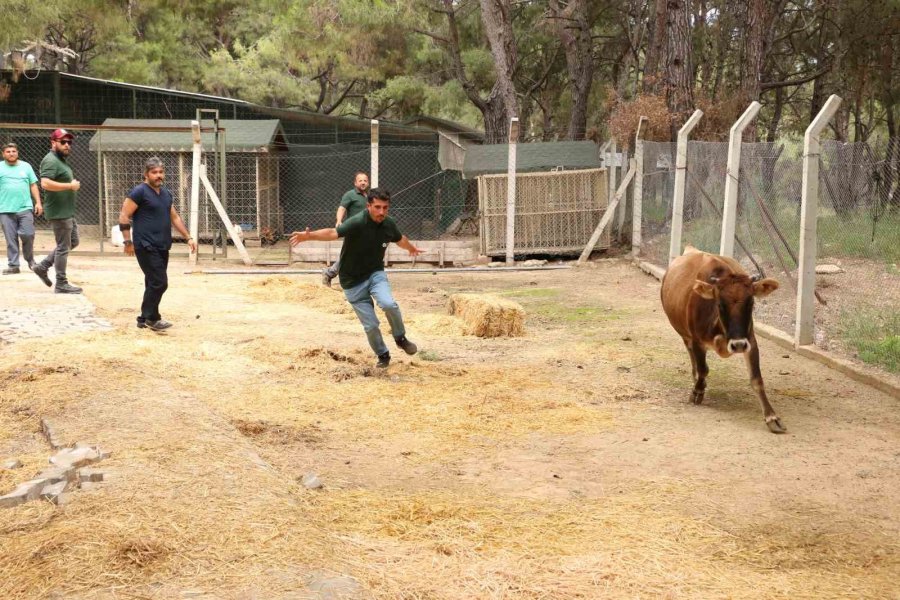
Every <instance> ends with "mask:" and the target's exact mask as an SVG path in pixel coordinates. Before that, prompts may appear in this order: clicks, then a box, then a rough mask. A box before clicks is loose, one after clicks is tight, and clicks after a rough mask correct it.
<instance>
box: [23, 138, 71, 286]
mask: <svg viewBox="0 0 900 600" xmlns="http://www.w3.org/2000/svg"><path fill="white" fill-rule="evenodd" d="M73 139H74V137H73V136H72V134H71V133H69V132H68V131H66V130H65V129H57V130H55V131H54V132H53V133H52V134H50V152H48V153H47V156H45V157H44V160H42V161H41V188H43V190H44V216H45V217H46V218H47V220H48V221H50V226H51V227H52V228H53V235H54V237H55V238H56V248H54V249H53V250H51V251H50V254H48V255H47V256H45V257H44V260H42V261H41V262H40V263H38V264H37V266H35V267H34V269H32V270H33V271H34V273H35V275H37V276H38V277H40V279H41V281H43V282H44V284H46V285H47V286H51V285H53V284H52V283H51V282H50V278H49V277H48V276H47V272H48V271H49V269H50V267H53V268H54V269H55V270H56V287H55V288H54V290H53V291H55V292H56V293H57V294H80V293H81V288H80V287H75V286H74V285H72V284H70V283H69V280H68V278H67V277H66V264H67V263H68V261H69V250H72V249H73V248H75V247H76V246H78V225H77V224H76V223H75V196H76V194H77V192H78V190H79V189H80V188H81V182H79V181H78V180H77V179H75V177H74V175H73V174H72V167H70V166H69V165H68V163H67V162H66V159H68V157H69V153H70V152H71V151H72V141H73Z"/></svg>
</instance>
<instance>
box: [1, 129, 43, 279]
mask: <svg viewBox="0 0 900 600" xmlns="http://www.w3.org/2000/svg"><path fill="white" fill-rule="evenodd" d="M35 212H36V213H37V214H38V216H40V215H41V213H43V212H44V207H43V206H42V205H41V193H40V192H39V191H38V187H37V177H36V176H35V174H34V169H32V168H31V165H29V164H28V163H27V162H25V161H24V160H19V147H18V146H16V145H15V144H13V143H12V142H10V143H8V144H4V145H3V162H0V225H2V226H3V235H4V237H6V259H7V261H8V264H9V266H8V267H7V268H6V269H4V270H3V274H4V275H15V274H16V273H19V272H20V271H19V240H20V239H21V240H22V256H23V257H24V258H25V262H26V263H27V264H28V268H29V269H34V267H35V262H34V213H35Z"/></svg>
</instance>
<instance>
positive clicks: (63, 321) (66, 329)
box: [0, 268, 112, 343]
mask: <svg viewBox="0 0 900 600" xmlns="http://www.w3.org/2000/svg"><path fill="white" fill-rule="evenodd" d="M109 329H112V325H111V324H110V323H109V322H108V321H107V320H106V319H103V318H101V317H98V316H97V314H96V312H95V307H94V305H93V304H92V303H91V301H90V300H88V299H87V298H85V297H84V296H83V295H81V294H56V293H54V292H53V288H48V287H47V286H45V285H44V284H43V283H41V281H40V280H39V279H38V278H37V276H36V275H35V274H34V273H32V272H31V271H29V270H27V268H26V269H23V271H22V272H21V273H20V274H18V275H2V276H0V343H2V342H6V343H12V342H16V341H18V340H24V339H30V338H44V337H54V336H58V335H64V334H67V333H72V332H81V331H106V330H109Z"/></svg>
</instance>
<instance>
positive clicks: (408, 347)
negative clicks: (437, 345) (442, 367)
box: [394, 335, 419, 354]
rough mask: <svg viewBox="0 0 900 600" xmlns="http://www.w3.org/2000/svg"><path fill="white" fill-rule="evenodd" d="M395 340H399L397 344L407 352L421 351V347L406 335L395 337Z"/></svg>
mask: <svg viewBox="0 0 900 600" xmlns="http://www.w3.org/2000/svg"><path fill="white" fill-rule="evenodd" d="M394 341H395V342H397V346H399V347H400V348H403V351H404V352H406V353H407V354H415V353H416V352H418V351H419V348H418V347H417V346H416V345H415V344H413V343H412V342H411V341H409V340H408V339H406V336H405V335H401V336H400V337H398V338H394Z"/></svg>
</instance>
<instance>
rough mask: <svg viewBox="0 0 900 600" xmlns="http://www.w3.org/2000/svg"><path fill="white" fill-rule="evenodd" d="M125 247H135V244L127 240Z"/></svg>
mask: <svg viewBox="0 0 900 600" xmlns="http://www.w3.org/2000/svg"><path fill="white" fill-rule="evenodd" d="M125 245H126V246H134V242H132V241H131V240H125Z"/></svg>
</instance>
